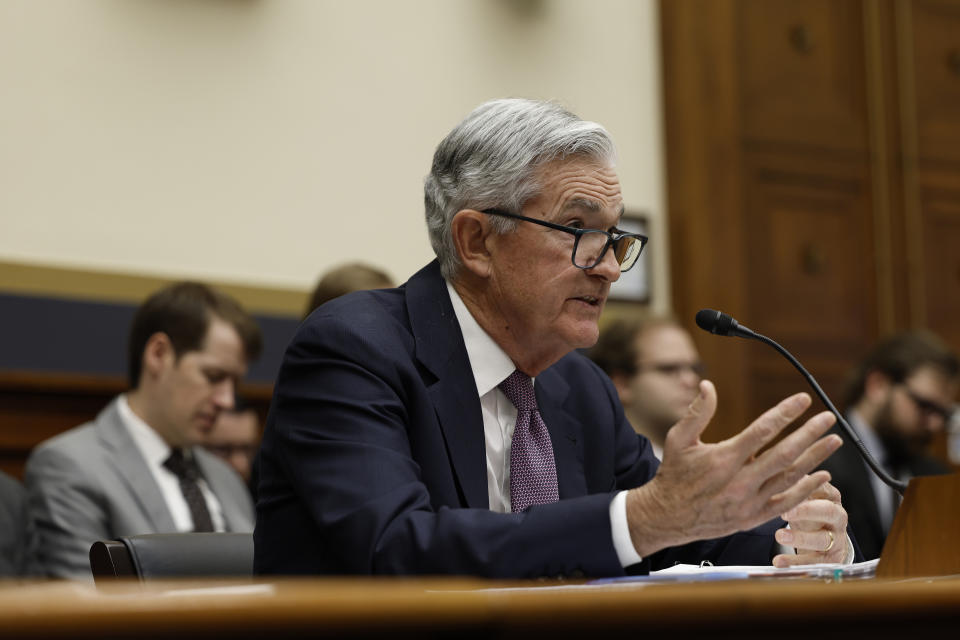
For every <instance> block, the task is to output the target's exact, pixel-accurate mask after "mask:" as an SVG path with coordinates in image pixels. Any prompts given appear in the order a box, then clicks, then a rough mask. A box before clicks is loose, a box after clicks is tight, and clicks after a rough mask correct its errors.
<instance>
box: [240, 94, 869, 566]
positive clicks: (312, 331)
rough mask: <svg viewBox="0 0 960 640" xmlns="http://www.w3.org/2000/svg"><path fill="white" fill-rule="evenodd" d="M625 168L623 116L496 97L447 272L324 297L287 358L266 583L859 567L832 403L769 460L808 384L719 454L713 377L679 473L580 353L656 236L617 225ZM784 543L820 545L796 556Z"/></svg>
mask: <svg viewBox="0 0 960 640" xmlns="http://www.w3.org/2000/svg"><path fill="white" fill-rule="evenodd" d="M614 163H615V151H614V146H613V143H612V141H611V139H610V137H609V135H608V134H607V132H606V131H605V130H604V129H603V127H601V126H600V125H598V124H595V123H592V122H587V121H584V120H581V119H580V118H578V117H577V116H575V115H573V114H571V113H569V112H568V111H566V110H564V109H563V108H561V107H559V106H558V105H556V104H553V103H548V102H537V101H530V100H519V99H510V100H494V101H491V102H488V103H485V104H483V105H481V106H480V107H478V108H477V109H476V110H475V111H473V113H471V114H470V115H469V116H467V118H466V119H465V120H464V121H463V122H462V123H460V124H459V125H458V126H457V127H455V128H454V130H453V131H452V132H451V133H450V134H449V135H448V136H447V137H446V138H445V139H444V140H443V141H442V142H441V143H440V145H439V146H438V148H437V150H436V153H435V155H434V160H433V167H432V169H431V172H430V175H429V176H428V177H427V179H426V184H425V189H424V190H425V201H426V215H427V226H428V228H429V233H430V240H431V243H432V245H433V248H434V251H435V252H436V254H437V260H436V261H434V262H433V263H431V264H429V265H428V266H426V267H425V268H424V269H422V270H421V271H420V272H418V273H417V274H415V275H414V276H413V277H411V278H410V280H408V281H407V283H406V284H405V285H404V286H402V287H400V288H398V289H387V290H381V291H365V292H358V293H352V294H348V295H346V296H344V297H342V298H338V299H336V300H334V301H332V302H330V303H328V304H326V305H324V306H323V307H322V308H320V309H319V310H318V311H317V312H315V313H314V314H313V315H311V316H310V318H309V319H308V320H307V321H305V322H304V324H303V325H301V327H300V329H299V330H298V332H297V335H296V336H295V337H294V339H293V342H292V343H291V345H290V346H289V348H288V349H287V352H286V354H285V357H284V361H283V364H282V366H281V369H280V373H279V376H278V379H277V383H276V390H275V394H274V401H273V406H272V408H271V412H270V418H269V420H268V423H267V427H266V432H265V435H264V440H263V445H262V449H261V463H262V467H261V472H262V476H261V482H260V494H259V496H260V499H259V502H258V505H257V506H258V521H257V528H256V531H255V534H254V542H255V550H256V552H255V566H254V568H255V571H256V572H258V573H261V574H298V573H311V574H318V573H319V574H411V573H428V574H442V573H445V574H460V575H479V576H490V577H534V576H583V575H591V576H604V575H607V576H609V575H618V574H622V573H623V572H624V571H625V570H626V569H627V568H630V569H631V570H632V571H641V572H642V571H647V570H650V569H657V568H661V567H665V566H670V565H672V564H673V563H674V562H677V561H680V562H700V561H701V560H710V561H712V562H715V563H728V564H729V563H735V564H767V563H769V562H771V560H773V561H774V563H775V564H778V565H784V566H785V565H788V564H793V563H797V562H840V561H848V560H850V558H851V556H852V555H853V552H852V548H850V546H849V541H848V540H847V539H846V536H845V535H844V533H845V530H846V512H845V511H844V510H843V507H842V506H841V505H840V500H839V494H838V493H837V491H836V490H835V489H833V487H831V486H830V484H829V482H828V481H829V478H830V476H829V474H828V473H826V472H822V471H820V472H812V470H813V469H814V467H816V466H817V465H818V464H819V463H820V461H822V460H824V459H825V458H826V457H827V456H828V455H829V454H830V453H831V452H833V451H834V450H835V449H836V448H837V447H838V446H839V444H840V439H839V438H837V437H836V436H828V437H821V436H822V435H823V433H824V432H825V431H826V430H827V429H828V428H829V427H830V425H831V424H832V419H831V418H830V417H829V414H820V415H817V416H815V417H814V418H812V419H811V420H809V421H807V422H806V423H805V424H803V425H802V426H800V427H799V428H797V429H796V431H794V432H793V433H792V434H790V435H789V436H787V437H785V438H784V439H783V440H781V441H780V442H779V443H777V444H775V445H773V446H771V447H770V448H769V449H767V450H765V451H763V452H761V449H762V448H763V447H764V446H765V445H767V444H769V443H770V442H771V441H772V440H773V439H775V438H776V436H777V435H778V434H779V433H780V431H781V430H782V429H783V428H784V427H785V426H786V425H787V424H788V423H790V422H791V421H792V420H794V419H795V418H797V417H798V416H799V415H800V414H801V413H803V411H804V410H805V409H806V408H807V407H808V406H809V405H810V399H809V397H808V396H806V394H797V395H795V396H793V397H791V398H788V399H786V400H784V401H783V402H781V403H780V404H779V405H777V407H775V408H773V409H771V410H770V411H768V412H766V413H765V414H764V415H763V416H761V417H760V418H758V419H757V420H756V421H755V422H754V423H753V424H751V425H750V426H748V427H747V428H745V429H744V430H743V431H742V432H741V433H740V434H738V435H737V436H736V437H734V438H731V439H730V440H727V441H724V442H721V443H718V444H705V443H703V442H701V441H700V438H699V436H700V433H701V432H702V431H703V429H704V427H705V426H706V424H707V423H708V422H709V420H710V418H711V416H712V415H713V412H714V410H715V407H716V402H717V398H716V392H715V390H714V387H713V385H712V384H711V383H709V382H706V381H704V382H703V383H701V384H700V386H699V396H698V397H697V399H696V400H695V401H694V402H693V404H692V405H691V406H690V409H689V410H688V411H687V413H686V414H685V415H684V417H683V419H681V420H680V422H678V423H677V425H676V426H675V427H674V428H673V429H672V430H671V433H670V436H669V437H668V439H667V442H666V445H665V450H664V458H663V463H662V464H659V463H658V461H657V459H656V458H655V457H654V456H653V454H652V453H651V450H650V445H649V442H648V441H647V440H646V438H644V437H642V436H639V435H637V434H635V433H634V432H633V430H632V429H631V427H630V425H629V423H628V422H627V420H626V419H625V417H624V413H623V408H622V407H621V405H620V402H619V400H618V399H617V393H616V390H615V389H614V387H613V385H612V384H611V383H610V380H609V378H607V377H606V376H605V375H604V374H603V372H602V371H601V370H600V369H599V368H598V367H596V366H595V365H594V364H592V363H591V362H590V361H589V360H588V359H586V358H585V357H583V356H582V355H580V354H578V353H577V352H576V351H575V350H576V349H578V348H582V347H588V346H590V345H592V344H593V343H594V342H595V341H596V340H597V335H598V330H597V322H598V318H599V315H600V311H601V310H602V309H603V305H604V302H605V301H606V298H607V295H608V293H609V290H610V284H611V283H612V282H614V281H615V280H617V278H618V277H619V276H620V273H621V271H624V270H626V269H629V268H630V267H632V266H633V265H634V264H635V263H636V261H637V258H638V257H639V255H640V252H641V251H642V249H643V246H644V244H645V243H646V238H645V237H643V236H640V235H637V234H631V233H625V232H622V231H620V230H619V229H617V224H618V223H619V221H620V217H621V216H622V214H623V201H622V198H621V195H620V185H619V181H618V179H617V174H616V170H615V168H614ZM534 379H535V381H534ZM534 382H535V386H534ZM777 516H783V517H784V518H785V519H786V520H787V521H788V522H789V523H790V525H791V527H790V528H789V529H787V528H786V527H784V526H783V525H784V523H783V521H779V520H773V519H774V518H776V517H777ZM756 527H759V528H756ZM738 532H740V533H738ZM774 536H776V540H778V541H779V542H782V543H786V544H789V545H791V546H792V547H794V548H796V550H797V553H796V554H795V555H793V554H791V555H777V556H776V557H775V558H774V557H773V556H774V554H775V553H776V551H775V549H776V545H775V543H774ZM834 542H837V544H834Z"/></svg>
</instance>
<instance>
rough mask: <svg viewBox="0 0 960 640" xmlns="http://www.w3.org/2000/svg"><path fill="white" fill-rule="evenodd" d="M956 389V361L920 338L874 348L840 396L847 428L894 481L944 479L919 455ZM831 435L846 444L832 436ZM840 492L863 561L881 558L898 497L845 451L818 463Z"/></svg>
mask: <svg viewBox="0 0 960 640" xmlns="http://www.w3.org/2000/svg"><path fill="white" fill-rule="evenodd" d="M958 388H960V363H958V360H957V355H956V354H955V353H954V352H953V351H951V350H950V348H949V347H947V345H946V344H944V343H943V341H942V340H940V338H938V337H937V336H935V335H933V334H932V333H929V332H926V331H908V332H903V333H899V334H897V335H894V336H892V337H890V338H887V339H886V340H883V341H882V342H880V343H879V344H877V345H876V346H875V347H874V348H873V349H872V350H871V351H870V353H868V354H867V355H866V357H864V358H863V360H861V361H860V363H859V364H858V365H857V366H856V367H854V369H853V370H852V371H851V373H850V375H849V380H848V383H847V388H846V392H845V393H844V396H843V405H842V406H843V407H844V413H845V415H846V418H847V422H849V423H850V426H851V427H853V429H854V431H856V433H857V436H858V437H859V438H860V440H861V441H862V442H863V444H864V446H865V447H866V448H867V450H868V451H870V453H871V454H872V455H873V457H874V458H876V459H877V462H878V463H879V464H880V465H881V466H882V467H884V468H885V469H886V471H887V472H888V473H889V474H891V475H892V476H894V477H895V478H899V479H900V480H907V479H908V478H911V477H913V476H926V475H937V474H941V473H949V471H950V469H949V468H948V467H947V466H946V465H945V464H944V463H942V462H940V461H939V460H937V459H935V458H933V457H931V456H930V455H929V454H928V453H927V450H928V448H929V445H930V442H931V439H932V438H933V436H934V435H936V434H938V433H940V432H942V431H943V430H944V429H945V428H946V425H947V423H948V422H949V420H950V417H951V415H952V414H953V411H954V410H955V409H954V403H955V402H956V397H957V391H958ZM834 430H835V433H837V434H838V435H840V436H841V437H842V438H843V439H844V440H848V437H847V435H846V434H845V433H843V432H842V431H841V430H840V429H837V428H834ZM822 468H823V469H825V470H827V471H829V472H830V475H831V476H832V477H833V484H834V486H836V487H837V489H839V490H840V493H841V495H842V496H843V503H844V505H846V508H847V512H848V513H849V515H850V526H851V528H852V529H853V532H854V535H856V537H857V542H858V543H859V544H860V548H861V550H862V551H863V554H864V556H865V557H866V558H871V559H872V558H877V557H879V556H880V552H881V551H882V550H883V543H884V541H885V540H886V537H887V533H888V532H889V530H890V525H891V523H892V522H893V517H894V515H895V513H896V510H897V507H898V506H899V504H900V496H899V494H897V492H895V491H894V490H893V489H891V488H890V487H888V486H887V485H885V484H884V483H883V482H882V481H881V480H880V479H879V478H877V477H876V475H875V474H874V473H873V472H872V471H870V469H869V468H868V467H867V465H866V463H865V462H864V461H863V460H862V459H861V458H860V456H859V455H858V453H857V450H856V447H855V446H854V445H853V443H849V442H848V443H847V446H844V447H842V448H841V449H840V451H839V452H838V453H837V454H835V455H834V456H833V457H831V458H829V459H828V460H827V461H826V462H824V463H823V465H822Z"/></svg>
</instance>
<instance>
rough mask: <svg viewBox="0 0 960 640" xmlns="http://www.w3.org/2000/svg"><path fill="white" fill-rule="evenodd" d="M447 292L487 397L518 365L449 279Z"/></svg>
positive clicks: (480, 391) (480, 390)
mask: <svg viewBox="0 0 960 640" xmlns="http://www.w3.org/2000/svg"><path fill="white" fill-rule="evenodd" d="M447 292H448V293H449V294H450V302H451V303H453V312H454V314H456V316H457V322H458V323H459V324H460V333H462V334H463V344H464V346H466V348H467V357H468V358H469V359H470V368H471V369H472V370H473V379H474V381H475V382H476V384H477V395H479V396H481V397H482V396H484V395H486V394H487V393H489V392H490V391H492V390H493V389H495V388H496V387H497V385H499V384H500V383H501V382H503V381H504V380H505V379H506V378H507V376H509V375H510V374H511V373H513V372H514V370H515V369H516V368H517V367H516V365H514V364H513V360H511V359H510V356H508V355H507V353H506V352H505V351H504V350H503V349H501V348H500V345H498V344H497V343H496V342H495V341H494V339H493V338H491V337H490V334H488V333H487V332H486V331H484V330H483V327H481V326H480V324H479V323H478V322H477V321H476V319H475V318H474V317H473V314H471V313H470V310H469V309H467V305H466V304H464V302H463V299H462V298H461V297H460V294H459V293H457V290H456V289H454V288H453V285H452V284H450V283H449V282H447Z"/></svg>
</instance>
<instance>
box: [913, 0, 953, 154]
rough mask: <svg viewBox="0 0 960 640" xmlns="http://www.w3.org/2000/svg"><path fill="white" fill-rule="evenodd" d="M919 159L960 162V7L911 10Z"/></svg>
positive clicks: (931, 5)
mask: <svg viewBox="0 0 960 640" xmlns="http://www.w3.org/2000/svg"><path fill="white" fill-rule="evenodd" d="M909 6H910V9H911V11H910V22H911V27H912V28H911V40H912V42H913V69H912V78H911V79H912V80H913V85H914V87H915V92H916V116H917V117H916V127H917V147H918V148H917V152H918V153H919V155H920V158H922V159H924V160H930V159H949V160H954V161H957V160H960V2H958V1H957V0H948V1H945V0H936V1H934V0H915V1H914V2H912V3H911V4H910V5H909Z"/></svg>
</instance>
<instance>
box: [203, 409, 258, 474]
mask: <svg viewBox="0 0 960 640" xmlns="http://www.w3.org/2000/svg"><path fill="white" fill-rule="evenodd" d="M203 446H204V447H205V448H206V449H207V451H210V452H211V453H213V454H214V455H216V456H218V457H219V458H220V459H221V460H223V461H224V462H226V463H227V464H228V465H230V467H232V468H233V469H234V470H235V471H236V472H237V473H238V474H240V477H241V478H243V481H244V482H245V483H247V484H248V485H249V484H250V477H251V474H252V469H253V459H254V458H255V457H256V455H257V447H259V446H260V416H258V415H257V412H256V411H255V410H254V409H253V408H252V407H250V406H248V405H247V404H246V403H245V402H244V401H243V399H242V398H239V397H238V398H237V399H236V400H235V401H234V407H233V409H230V410H227V411H221V412H220V415H219V416H217V421H216V422H215V423H214V425H213V429H212V430H211V431H210V433H209V434H207V439H206V442H204V445H203Z"/></svg>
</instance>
